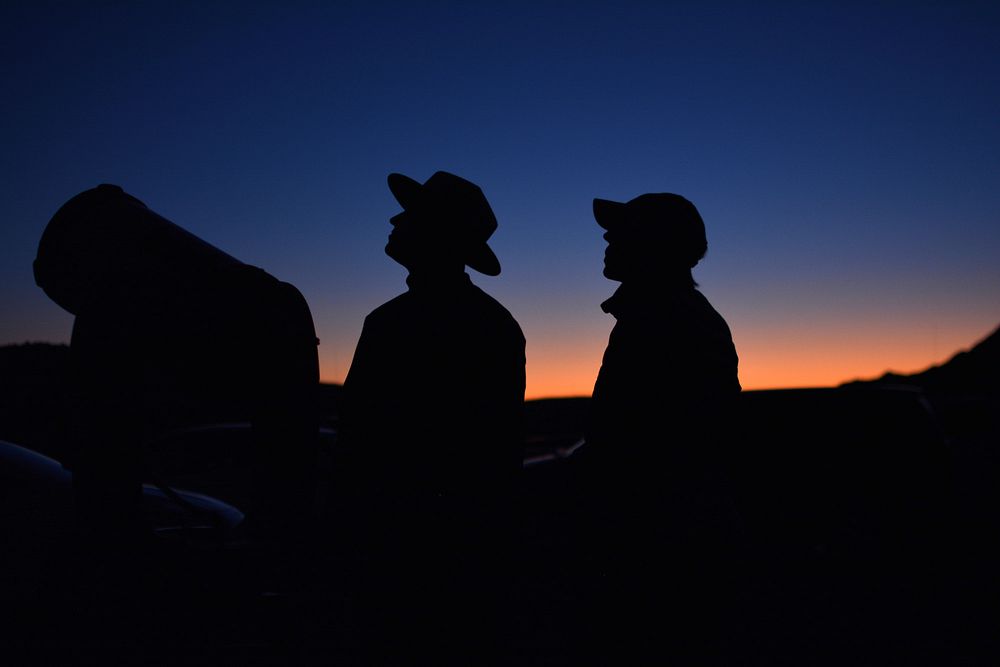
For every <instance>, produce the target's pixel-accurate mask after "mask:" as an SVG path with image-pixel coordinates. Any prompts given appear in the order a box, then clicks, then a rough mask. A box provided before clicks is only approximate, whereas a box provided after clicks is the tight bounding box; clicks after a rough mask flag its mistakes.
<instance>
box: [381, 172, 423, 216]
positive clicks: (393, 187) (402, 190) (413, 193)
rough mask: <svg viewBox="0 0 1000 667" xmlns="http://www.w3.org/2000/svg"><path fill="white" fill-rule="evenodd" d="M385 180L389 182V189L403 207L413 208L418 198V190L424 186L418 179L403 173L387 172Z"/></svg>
mask: <svg viewBox="0 0 1000 667" xmlns="http://www.w3.org/2000/svg"><path fill="white" fill-rule="evenodd" d="M386 180H387V181H388V183H389V191H390V192H392V196H393V197H395V198H396V201H398V202H399V204H400V206H402V207H403V209H409V208H413V206H415V205H416V203H417V202H418V201H419V200H420V192H421V190H422V189H423V187H424V186H423V185H422V184H421V183H419V182H418V181H415V180H413V179H412V178H410V177H409V176H404V175H403V174H389V177H388V178H387V179H386Z"/></svg>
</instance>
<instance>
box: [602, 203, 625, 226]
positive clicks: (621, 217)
mask: <svg viewBox="0 0 1000 667" xmlns="http://www.w3.org/2000/svg"><path fill="white" fill-rule="evenodd" d="M625 210H626V207H625V204H623V203H622V202H617V201H611V200H610V199H596V198H595V199H594V220H596V221H597V224H599V225H600V226H601V227H603V228H604V229H611V228H612V227H615V226H618V225H620V224H621V223H622V222H624V221H625Z"/></svg>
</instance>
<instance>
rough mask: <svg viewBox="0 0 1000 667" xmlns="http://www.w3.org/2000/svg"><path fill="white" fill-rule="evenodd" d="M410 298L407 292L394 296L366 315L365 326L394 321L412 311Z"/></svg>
mask: <svg viewBox="0 0 1000 667" xmlns="http://www.w3.org/2000/svg"><path fill="white" fill-rule="evenodd" d="M411 302H412V298H411V295H410V293H409V292H403V293H402V294H400V295H399V296H395V297H393V298H391V299H389V300H388V301H386V302H385V303H383V304H382V305H381V306H379V307H378V308H376V309H375V310H373V311H372V312H370V313H368V315H367V316H366V317H365V325H377V324H380V323H382V322H386V321H392V320H396V319H398V318H399V317H401V316H403V315H405V314H406V313H407V312H408V311H409V310H411V309H412V303H411Z"/></svg>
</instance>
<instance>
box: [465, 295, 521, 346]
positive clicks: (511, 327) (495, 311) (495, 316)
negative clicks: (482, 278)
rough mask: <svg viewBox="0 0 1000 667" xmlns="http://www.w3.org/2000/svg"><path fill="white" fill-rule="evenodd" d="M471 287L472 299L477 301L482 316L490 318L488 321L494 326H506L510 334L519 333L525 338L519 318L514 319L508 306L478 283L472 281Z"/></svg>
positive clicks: (518, 334)
mask: <svg viewBox="0 0 1000 667" xmlns="http://www.w3.org/2000/svg"><path fill="white" fill-rule="evenodd" d="M470 287H471V290H470V294H471V295H472V299H473V300H474V301H475V302H476V305H477V306H478V311H479V314H480V315H481V316H484V317H486V318H488V321H489V322H490V323H491V324H493V325H494V326H498V327H502V328H505V329H507V330H508V331H509V333H510V334H512V335H517V336H519V337H521V338H522V339H523V338H524V333H523V332H522V331H521V325H520V324H518V323H517V320H516V319H514V316H513V315H512V314H511V312H510V311H509V310H507V308H506V306H504V305H503V304H502V303H500V302H499V301H497V300H496V299H495V298H494V297H492V296H491V295H490V294H488V293H487V292H486V291H485V290H484V289H482V288H481V287H479V286H478V285H476V284H474V283H470Z"/></svg>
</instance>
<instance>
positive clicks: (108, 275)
mask: <svg viewBox="0 0 1000 667" xmlns="http://www.w3.org/2000/svg"><path fill="white" fill-rule="evenodd" d="M34 274H35V282H36V283H37V284H38V285H39V287H41V288H42V289H43V290H44V291H45V293H46V294H47V295H48V296H49V297H50V298H51V299H52V300H53V301H55V302H56V303H57V304H58V305H59V306H61V307H62V308H64V309H65V310H67V311H69V312H70V313H71V314H73V315H74V316H75V318H74V323H73V334H72V337H71V342H70V356H71V359H72V372H71V378H72V386H73V398H74V401H73V404H74V414H73V415H72V422H73V424H74V428H73V438H74V440H73V442H72V443H71V445H72V446H71V448H70V450H69V451H68V455H67V458H66V460H65V461H64V463H65V464H66V466H67V467H68V468H70V469H71V470H72V471H73V473H74V484H75V486H76V488H77V491H78V502H80V503H82V504H83V505H85V506H87V507H90V508H91V509H94V511H95V512H97V513H98V514H100V513H105V514H107V513H111V514H114V513H115V512H118V511H119V509H120V507H122V506H127V505H128V504H129V503H131V502H132V501H133V500H134V499H135V498H137V497H138V496H137V490H138V489H140V488H141V483H142V481H143V479H142V478H143V477H144V476H145V475H147V474H148V472H149V470H148V467H149V466H148V460H147V457H146V456H145V444H146V443H149V442H150V441H151V440H153V439H155V438H156V437H157V436H158V435H161V434H163V433H165V432H169V431H170V430H172V429H178V428H183V427H190V426H193V425H198V424H206V423H219V422H223V421H228V422H231V421H241V422H243V421H249V422H250V423H251V425H252V429H253V432H254V441H255V445H254V447H255V450H256V452H255V465H254V467H255V479H256V482H255V494H256V498H257V500H256V501H255V506H256V509H257V517H261V516H264V515H272V516H273V515H275V514H276V513H278V514H280V513H281V512H283V511H285V510H286V509H287V510H289V511H291V510H290V508H287V507H286V508H284V509H279V508H278V506H279V505H282V504H285V505H287V504H288V503H289V502H291V500H290V498H297V499H298V500H299V501H302V502H306V501H305V500H304V498H305V494H308V493H309V489H310V488H311V487H312V483H311V480H310V475H311V473H312V470H313V469H314V468H313V466H314V460H315V456H316V446H317V443H316V434H317V432H318V411H317V404H316V391H317V388H318V383H319V364H318V358H317V353H316V345H317V342H318V341H317V339H316V332H315V328H314V325H313V320H312V315H311V313H310V311H309V306H308V304H307V303H306V301H305V299H304V298H303V296H302V294H301V293H300V292H299V291H298V290H297V289H296V288H295V287H294V286H292V285H290V284H288V283H286V282H282V281H280V280H278V279H277V278H275V277H273V276H271V275H270V274H268V273H267V272H265V271H264V270H262V269H260V268H257V267H254V266H251V265H249V264H245V263H243V262H241V261H239V260H237V259H236V258H234V257H232V256H231V255H229V254H227V253H225V252H223V251H222V250H220V249H218V248H216V247H214V246H213V245H211V244H209V243H207V242H205V241H204V240H202V239H200V238H198V237H197V236H195V235H194V234H191V233H190V232H188V231H187V230H185V229H183V228H182V227H180V226H178V225H176V224H174V223H173V222H171V221H170V220H167V219H166V218H164V217H163V216H161V215H159V214H157V213H156V212H154V211H153V210H151V209H150V208H149V207H147V206H146V204H144V203H143V202H142V201H140V200H139V199H137V198H136V197H133V196H132V195H130V194H128V193H126V192H125V191H124V190H122V188H120V187H118V186H116V185H108V184H105V185H99V186H98V187H96V188H93V189H90V190H86V191H84V192H81V193H80V194H78V195H76V196H75V197H73V198H72V199H70V200H69V201H67V202H66V203H65V204H64V205H63V206H62V207H61V208H60V209H59V210H58V211H57V212H56V214H55V215H54V216H53V217H52V219H51V220H50V221H49V223H48V225H47V226H46V228H45V231H44V232H43V234H42V237H41V240H40V242H39V246H38V255H37V258H36V259H35V262H34ZM299 513H301V508H299ZM248 516H249V517H250V518H254V515H253V513H252V510H251V513H248ZM119 518H121V517H119ZM274 520H275V522H277V523H281V522H282V521H281V519H278V518H277V517H275V519H274Z"/></svg>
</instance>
